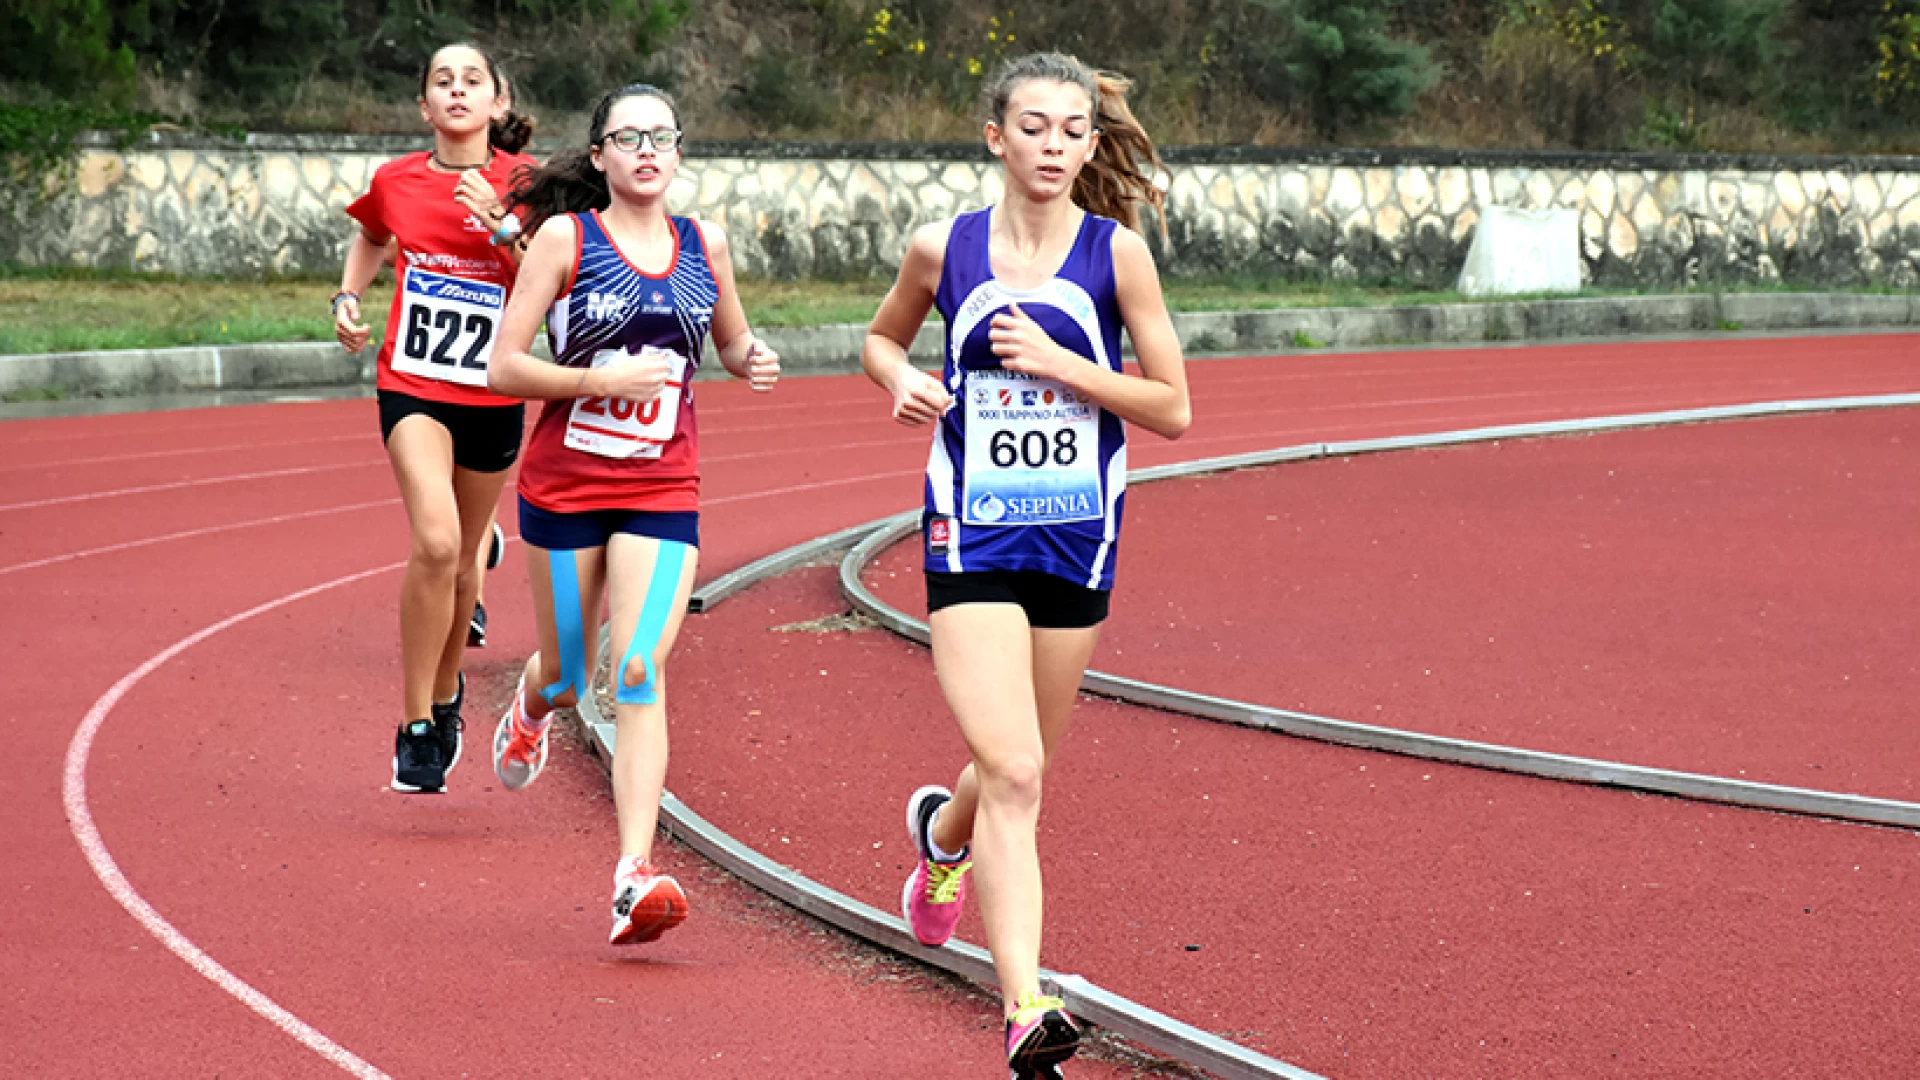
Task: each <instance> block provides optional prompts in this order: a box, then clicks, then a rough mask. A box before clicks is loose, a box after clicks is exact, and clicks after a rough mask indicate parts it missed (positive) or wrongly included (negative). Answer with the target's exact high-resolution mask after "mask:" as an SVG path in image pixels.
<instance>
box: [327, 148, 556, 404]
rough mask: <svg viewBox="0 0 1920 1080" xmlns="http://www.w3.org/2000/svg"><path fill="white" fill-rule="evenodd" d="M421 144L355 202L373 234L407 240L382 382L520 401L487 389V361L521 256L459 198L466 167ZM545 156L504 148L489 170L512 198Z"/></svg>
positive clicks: (459, 396)
mask: <svg viewBox="0 0 1920 1080" xmlns="http://www.w3.org/2000/svg"><path fill="white" fill-rule="evenodd" d="M430 159H431V155H429V154H427V153H425V152H421V153H416V154H408V155H407V156H405V157H401V158H395V159H394V160H392V161H389V162H387V163H386V164H385V165H382V166H380V167H379V168H378V169H376V170H374V174H373V182H372V183H371V184H369V185H368V186H367V193H366V194H365V195H362V196H360V197H359V198H358V199H356V200H354V201H353V203H352V205H350V206H348V207H347V213H348V214H349V215H351V216H352V217H353V218H354V220H356V221H358V222H359V223H360V224H361V226H362V227H363V228H364V229H365V230H366V232H367V234H368V235H369V236H376V237H377V236H392V237H394V238H396V239H398V240H399V242H400V258H399V263H398V265H397V266H395V268H394V272H395V274H396V275H398V278H399V280H398V281H397V283H396V285H397V287H396V288H395V289H394V292H393V309H392V310H391V311H390V312H388V314H387V333H386V336H385V337H384V338H383V339H382V340H381V342H380V356H379V378H378V381H377V385H378V386H379V387H380V389H382V390H397V391H399V392H401V393H404V394H411V395H413V396H414V397H418V398H425V399H427V400H429V401H445V402H449V403H452V404H456V405H494V406H506V405H517V404H519V402H518V401H517V400H516V399H514V398H508V397H502V396H500V395H499V394H496V393H494V392H493V391H491V390H489V389H487V361H488V360H489V359H490V358H491V357H492V355H493V345H494V342H495V341H496V340H497V339H498V338H499V336H500V317H501V316H502V315H503V314H504V313H505V312H506V306H507V291H508V290H509V289H510V288H512V287H513V279H514V274H515V273H516V270H515V267H514V265H513V260H512V259H511V258H509V257H508V256H507V254H506V252H505V251H503V250H501V249H500V248H496V247H494V246H493V244H492V243H491V242H490V239H489V238H490V236H491V232H490V230H488V228H487V227H486V225H485V224H483V223H482V222H481V221H480V220H479V219H478V218H476V217H475V216H474V215H473V214H471V213H469V212H468V211H467V208H466V207H464V206H461V205H460V204H459V203H457V202H455V201H454V199H453V193H454V190H455V189H456V188H457V187H459V185H460V177H459V174H457V173H447V172H440V171H437V170H435V169H434V168H433V166H432V165H431V164H430ZM534 164H536V162H535V161H534V160H533V159H532V158H530V157H528V156H527V155H525V154H509V153H505V152H503V151H498V150H496V151H494V153H493V160H492V161H491V162H490V163H489V164H488V165H487V167H486V169H484V170H483V171H482V173H481V175H483V176H485V177H486V179H487V182H488V183H489V184H492V185H493V190H494V191H495V192H497V193H499V194H500V195H501V196H502V197H504V196H505V194H506V192H507V189H508V186H509V185H510V184H511V182H512V180H513V174H514V172H515V170H517V169H519V168H520V167H521V166H523V165H534Z"/></svg>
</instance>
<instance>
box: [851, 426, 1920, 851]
mask: <svg viewBox="0 0 1920 1080" xmlns="http://www.w3.org/2000/svg"><path fill="white" fill-rule="evenodd" d="M1910 405H1920V394H1885V395H1876V396H1871V397H1840V398H1824V399H1813V400H1801V401H1773V402H1758V403H1754V404H1748V405H1727V406H1716V407H1712V408H1703V409H1681V410H1672V411H1666V412H1651V413H1633V414H1628V415H1621V416H1603V417H1594V418H1590V419H1584V420H1561V421H1551V422H1546V423H1535V424H1511V425H1506V426H1501V427H1483V428H1471V429H1466V430H1461V431H1445V432H1435V433H1432V434H1425V435H1408V436H1396V437H1393V438H1384V439H1366V440H1360V441H1354V442H1335V443H1309V444H1306V445H1302V446H1290V447H1285V448H1282V449H1279V450H1270V451H1260V452H1256V453H1251V454H1238V455H1234V456H1232V457H1220V458H1208V459H1205V460H1201V461H1193V462H1186V463H1182V464H1178V465H1166V466H1158V467H1155V468H1151V469H1141V470H1137V471H1135V472H1132V473H1129V474H1128V478H1129V480H1130V481H1134V482H1139V481H1147V480H1164V479H1169V478H1172V477H1184V476H1196V475H1201V474H1205V473H1212V472H1221V471H1224V470H1228V469H1240V468H1248V467H1253V466H1261V465H1274V464H1280V463H1283V462H1289V461H1306V460H1311V459H1314V458H1328V457H1344V456H1351V455H1356V454H1368V453H1377V452H1380V451H1386V450H1406V449H1415V448H1426V447H1437V446H1454V445H1459V444H1463V443H1475V442H1488V441H1493V440H1497V439H1513V438H1521V437H1538V436H1543V435H1568V434H1582V433H1591V432H1603V431H1621V430H1627V429H1631V428H1647V427H1664V426H1669V425H1674V424H1691V423H1701V422H1704V421H1710V420H1731V419H1747V418H1753V417H1764V416H1786V415H1794V414H1803V413H1814V412H1842V411H1851V410H1861V409H1877V408H1892V407H1897V406H1910ZM918 528H919V511H917V510H916V511H910V512H908V513H904V514H900V515H897V516H895V517H893V518H890V519H887V520H886V521H884V522H882V523H880V524H879V525H878V526H877V527H875V528H874V529H873V531H872V532H871V533H869V534H868V535H867V537H866V538H865V539H864V540H862V541H861V542H860V543H859V544H857V545H856V546H855V547H854V548H853V550H851V551H849V552H848V553H847V556H846V558H845V559H844V560H843V561H842V562H841V564H840V587H841V591H842V592H844V593H845V594H846V596H847V599H848V601H849V602H851V603H852V604H853V606H854V608H855V610H857V611H859V612H861V613H862V614H865V615H866V616H868V617H869V618H871V619H873V620H874V621H876V622H878V623H880V624H881V625H882V626H885V627H886V628H887V629H889V630H892V631H893V632H894V633H897V634H900V635H902V636H903V637H907V638H910V639H912V640H914V641H917V642H919V643H921V644H922V645H925V644H928V643H929V642H930V640H931V639H930V637H929V635H928V631H927V625H926V624H925V623H923V622H920V621H919V620H917V619H914V618H911V617H909V616H908V615H906V614H904V613H903V612H900V611H898V610H896V609H894V608H892V607H890V606H888V605H887V604H886V603H884V602H883V601H881V600H880V599H879V597H877V596H875V595H874V594H873V592H872V591H870V590H869V589H868V588H867V587H866V585H865V583H863V582H862V581H861V580H860V572H861V571H862V570H863V569H864V568H865V567H866V566H867V564H868V563H870V562H872V561H873V559H874V558H876V557H877V556H878V555H879V553H880V552H881V551H883V550H885V549H886V548H887V547H889V546H890V545H892V544H894V543H896V542H898V541H899V540H901V539H902V538H904V537H906V536H907V535H909V534H911V533H913V532H914V531H915V530H917V529H918ZM1081 687H1082V689H1084V690H1086V691H1088V692H1089V693H1094V694H1099V695H1101V696H1103V697H1111V698H1116V699H1118V700H1121V701H1126V702H1131V703H1133V704H1136V705H1145V706H1148V707H1151V708H1156V709H1164V710H1167V711H1170V712H1178V713H1185V714H1188V715H1191V716H1197V717H1201V718H1203V719H1207V720H1219V721H1223V722H1225V723H1229V724H1238V725H1241V726H1245V727H1256V728H1265V729H1268V730H1272V731H1279V732H1284V733H1286V734H1289V735H1298V736H1301V737H1303V738H1309V739H1317V740H1320V741H1322V742H1331V743H1337V744H1339V745H1342V746H1352V747H1357V748H1360V749H1365V750H1380V751H1385V752H1387V753H1392V754H1403V755H1407V756H1409V757H1417V758H1424V759H1427V760H1431V761H1442V762H1447V763H1450V764H1455V765H1468V766H1473V767H1476V768H1483V769H1496V770H1499V771H1501V772H1510V773H1519V774H1522V775H1525V776H1536V777H1541V778H1544V779H1549V780H1564V781H1571V782H1574V783H1581V784H1594V785H1599V786H1603V787H1616V788H1627V789H1631V790H1635V791H1648V792H1654V793H1658V794H1662V795H1674V796H1678V797H1681V798H1686V799H1696V800H1701V801H1705V802H1716V803H1726V804H1730V805H1733V806H1744V807H1752V808H1756V809H1762V810H1775V811H1781V812H1785V813H1792V814H1806V815H1811V816H1816V817H1826V818H1838V819H1842V820H1847V821H1855V822H1862V823H1866V824H1872V825H1890V826H1895V827H1900V828H1908V829H1913V828H1920V803H1911V802H1901V801H1898V800H1892V799H1876V798H1871V797H1868V796H1865V795H1848V794H1842V793H1839V792H1831V791H1819V790H1814V789H1810V788H1797V787H1786V786H1783V785H1778V784H1759V783H1753V782H1750V781H1746V780H1735V779H1731V778H1729V777H1723V776H1710V775H1704V774H1700V773H1688V772H1677V771H1674V770H1671V769H1655V768H1649V767H1647V766H1643V765H1629V764H1625V763H1623V762H1617V761H1603V760H1599V759H1595V758H1583V757H1572V756H1568V755H1565V754H1551V753H1546V752H1544V751H1538V750H1525V749H1521V748H1519V747H1513V746H1503V745H1499V744H1495V743H1483V742H1472V741H1468V740H1464V739H1449V738H1442V737H1440V736H1437V735H1425V734H1421V733H1419V732H1412V731H1404V730H1400V729H1397V728H1388V727H1377V726H1374V725H1371V724H1358V723H1354V722H1352V721H1347V720H1337V719H1334V718H1332V717H1326V716H1316V715H1313V714H1311V713H1302V712H1294V711H1291V710H1287V709H1275V708H1270V707H1268V706H1264V705H1255V704H1252V703H1249V702H1244V701H1234V700H1230V699H1227V698H1219V697H1212V696H1210V695H1207V694H1196V693H1193V692H1191V691H1188V690H1180V689H1176V688H1174V687H1169V686H1161V685H1158V684H1155V683H1148V682H1141V681H1139V680H1136V679H1128V678H1123V677H1121V676H1118V675H1109V674H1106V673H1104V672H1099V671H1089V672H1087V675H1086V679H1085V681H1084V682H1083V683H1082V684H1081Z"/></svg>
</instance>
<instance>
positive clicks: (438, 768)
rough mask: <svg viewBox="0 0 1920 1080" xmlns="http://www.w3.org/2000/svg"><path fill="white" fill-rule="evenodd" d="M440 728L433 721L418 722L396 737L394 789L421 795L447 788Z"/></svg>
mask: <svg viewBox="0 0 1920 1080" xmlns="http://www.w3.org/2000/svg"><path fill="white" fill-rule="evenodd" d="M439 727H440V725H438V724H436V723H434V722H433V721H431V720H415V721H413V722H412V723H410V724H405V725H402V727H401V728H400V730H399V731H398V732H397V733H395V734H394V737H393V790H395V791H404V792H407V793H408V794H420V793H434V792H440V791H444V790H445V789H446V786H447V766H446V760H447V759H446V757H445V755H444V751H443V750H442V749H441V742H440V731H439Z"/></svg>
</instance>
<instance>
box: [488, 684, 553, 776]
mask: <svg viewBox="0 0 1920 1080" xmlns="http://www.w3.org/2000/svg"><path fill="white" fill-rule="evenodd" d="M526 692H527V676H526V674H525V673H524V672H523V673H522V674H521V676H520V684H519V685H518V686H516V687H514V688H513V702H512V704H510V705H508V706H507V714H506V715H505V716H502V717H501V718H500V725H499V726H498V727H496V728H494V729H493V775H495V776H497V777H499V778H500V783H501V785H502V786H504V787H505V788H506V789H507V790H508V791H519V790H520V789H521V788H523V787H526V786H527V785H528V784H531V783H533V781H534V780H535V778H537V777H538V776H539V775H540V770H541V769H544V768H546V767H547V733H548V731H550V730H551V729H552V728H553V714H551V713H549V714H547V723H545V724H542V725H540V731H539V732H538V733H537V734H536V733H535V732H533V731H531V730H529V728H528V726H527V718H526V705H525V704H524V702H525V701H526Z"/></svg>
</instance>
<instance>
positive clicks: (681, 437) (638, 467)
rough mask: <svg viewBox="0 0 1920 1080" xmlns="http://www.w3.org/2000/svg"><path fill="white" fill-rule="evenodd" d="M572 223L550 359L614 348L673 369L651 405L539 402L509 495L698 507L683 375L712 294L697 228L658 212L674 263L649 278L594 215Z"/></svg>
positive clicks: (593, 362)
mask: <svg viewBox="0 0 1920 1080" xmlns="http://www.w3.org/2000/svg"><path fill="white" fill-rule="evenodd" d="M573 220H574V228H575V235H576V237H577V245H578V246H577V250H576V254H575V256H574V269H573V276H572V279H571V281H570V282H569V283H568V286H567V288H566V289H565V290H563V291H562V293H561V295H560V298H559V299H557V300H555V301H554V303H553V307H552V309H551V310H550V311H549V312H548V313H547V333H548V335H549V337H550V339H551V340H552V342H553V354H554V361H555V362H556V363H558V364H560V365H561V366H562V367H598V366H599V365H601V364H604V363H606V362H607V361H608V360H609V359H611V358H613V357H616V356H619V355H621V354H623V353H630V354H633V355H640V354H641V353H642V352H643V351H644V352H657V353H661V354H664V356H665V359H667V360H668V362H669V363H670V364H671V365H672V371H673V374H672V376H671V377H670V380H669V382H668V384H667V388H666V389H665V390H664V391H662V392H661V394H660V397H659V398H658V399H656V400H654V401H651V402H632V401H625V400H622V399H619V398H606V397H583V398H572V399H567V400H560V401H549V402H547V403H546V407H545V408H544V409H542V410H541V413H540V419H539V421H538V422H536V423H535V424H534V429H533V436H532V438H531V439H529V440H528V442H527V451H526V454H525V455H524V456H523V457H522V459H521V466H520V494H521V495H523V496H525V497H526V500H527V501H528V502H530V503H532V504H534V505H535V506H538V507H540V508H541V509H543V510H551V511H553V512H555V513H576V512H579V511H584V510H657V511H685V510H698V509H699V508H700V460H699V432H698V430H697V428H696V425H695V421H694V411H693V375H694V372H695V371H696V370H698V368H699V366H700V355H701V351H702V348H703V347H704V344H705V342H706V337H707V331H708V328H709V327H710V326H711V324H712V322H713V307H714V304H715V303H717V302H718V301H719V297H720V289H719V284H718V282H717V281H716V280H715V279H714V276H713V268H712V266H711V265H709V263H708V261H707V248H706V242H705V238H704V237H703V236H702V235H701V232H700V226H699V224H698V223H696V222H695V221H693V220H692V219H691V218H683V217H674V218H669V219H668V220H669V222H670V223H671V224H672V226H673V235H674V253H673V259H672V261H671V262H669V263H668V265H667V269H666V270H665V271H664V272H662V273H659V274H649V273H647V272H645V271H643V270H641V269H640V268H638V267H636V266H634V265H633V264H632V263H631V262H629V261H628V260H627V257H626V256H625V255H624V254H623V253H622V252H621V251H620V249H619V248H618V247H617V246H616V245H615V244H614V242H613V240H612V238H611V237H610V236H608V234H607V230H606V226H605V225H604V223H603V222H602V221H601V220H600V215H599V214H598V213H586V214H575V215H573Z"/></svg>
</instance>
